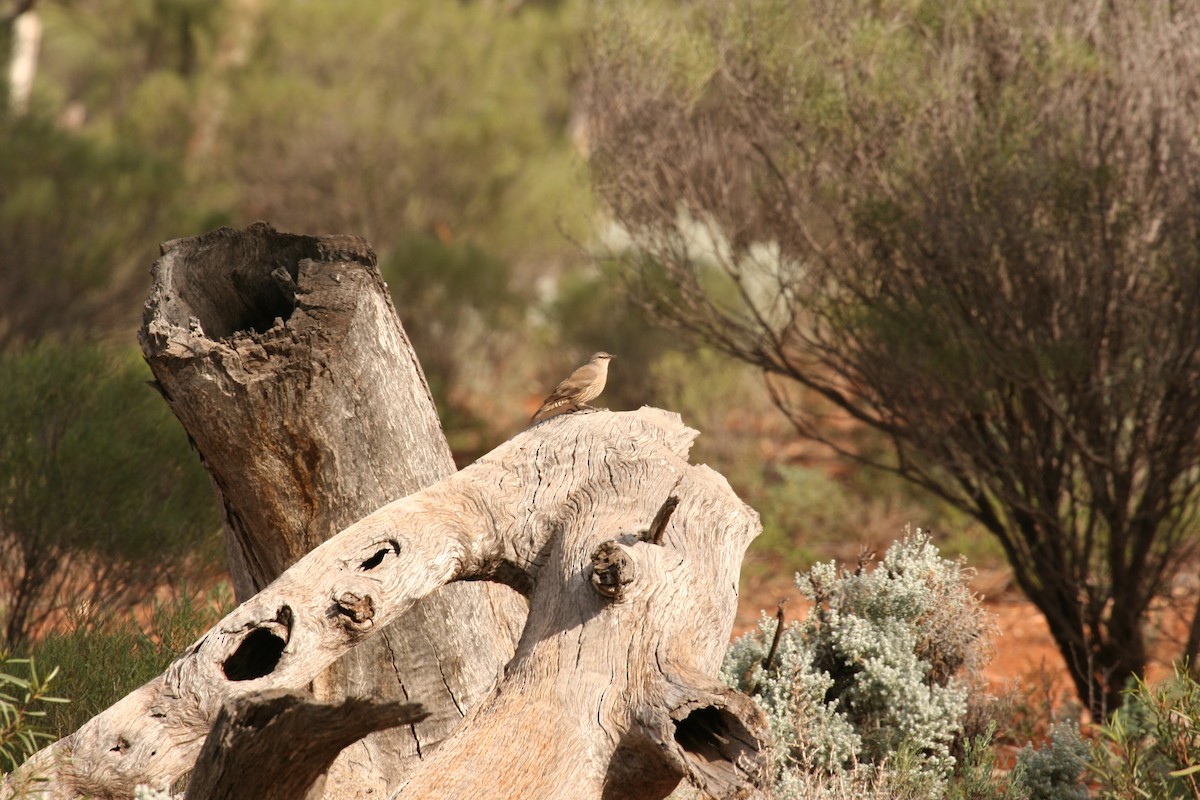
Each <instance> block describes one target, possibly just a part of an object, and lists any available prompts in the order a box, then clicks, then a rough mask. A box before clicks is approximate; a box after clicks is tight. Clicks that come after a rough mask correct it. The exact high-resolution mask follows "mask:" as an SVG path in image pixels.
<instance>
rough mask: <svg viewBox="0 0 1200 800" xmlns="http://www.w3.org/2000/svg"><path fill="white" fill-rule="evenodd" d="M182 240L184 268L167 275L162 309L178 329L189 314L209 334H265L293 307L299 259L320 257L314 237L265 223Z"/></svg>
mask: <svg viewBox="0 0 1200 800" xmlns="http://www.w3.org/2000/svg"><path fill="white" fill-rule="evenodd" d="M187 244H188V246H190V247H191V248H192V252H191V253H190V254H189V256H188V259H187V269H186V270H184V269H179V270H177V271H174V272H173V273H172V274H170V275H168V276H167V278H168V280H169V284H170V285H167V286H165V287H164V288H165V289H166V291H167V293H168V294H167V298H168V299H167V302H165V303H164V305H163V309H162V310H163V313H164V315H165V316H166V317H167V318H169V319H170V320H171V322H173V323H174V324H175V325H178V326H179V327H182V328H188V327H191V325H190V320H192V319H194V320H195V322H196V324H197V325H198V326H199V328H200V329H201V330H202V331H203V332H204V335H205V336H206V337H208V338H209V339H224V338H227V337H229V336H230V335H232V334H234V333H237V332H239V331H257V332H258V333H264V332H266V331H268V330H270V329H271V327H272V326H273V325H274V324H275V320H276V318H282V319H285V320H286V319H289V318H290V317H291V316H292V312H294V311H295V310H296V280H297V276H298V275H299V273H300V268H299V265H300V262H301V261H303V260H304V259H306V258H311V259H319V258H320V257H321V252H320V246H319V245H320V242H319V240H318V239H316V238H314V237H307V236H295V235H292V234H286V233H279V232H277V231H275V230H273V229H272V228H270V226H267V225H253V226H251V227H250V228H248V229H247V230H246V231H243V232H238V231H233V230H230V229H228V228H222V229H221V230H219V231H213V232H212V233H209V234H205V235H204V236H203V237H202V238H201V240H200V241H198V242H196V241H194V240H188V242H187ZM176 273H177V274H176ZM185 273H186V274H185Z"/></svg>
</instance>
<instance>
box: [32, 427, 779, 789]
mask: <svg viewBox="0 0 1200 800" xmlns="http://www.w3.org/2000/svg"><path fill="white" fill-rule="evenodd" d="M694 435H695V432H694V431H691V430H690V429H687V428H685V427H684V426H683V425H682V424H681V422H680V421H679V418H678V416H677V415H673V414H668V413H666V412H662V411H658V410H655V409H642V410H641V411H638V412H628V413H621V414H613V413H609V412H595V413H581V414H572V415H568V416H563V417H558V418H555V419H553V420H550V421H548V422H545V423H542V424H540V425H537V426H534V427H533V428H531V429H529V430H527V431H525V432H523V433H521V434H519V435H518V436H516V437H514V438H513V439H512V440H511V441H509V442H507V443H505V444H504V445H502V446H500V447H498V448H497V449H496V450H494V451H493V452H492V453H490V454H488V455H487V456H485V457H484V458H482V459H480V460H479V461H478V462H476V463H475V464H473V465H471V466H469V467H467V468H465V469H463V470H461V471H460V472H458V473H456V474H455V475H452V476H450V477H448V478H446V479H444V480H442V481H439V482H438V483H437V484H435V485H433V486H431V487H429V488H428V489H425V490H422V491H421V492H418V493H416V494H414V495H411V496H409V497H406V498H403V499H401V500H398V501H395V502H393V503H390V504H389V505H387V506H385V507H383V508H381V509H379V510H378V511H376V512H375V513H373V514H371V515H369V516H367V517H365V518H364V519H362V520H360V521H358V522H356V523H355V524H353V525H351V526H350V527H349V528H347V529H346V530H345V531H343V532H341V533H339V534H338V535H337V536H335V537H334V538H333V539H331V540H329V541H327V542H325V543H324V544H322V545H320V546H318V547H317V548H316V549H314V550H313V551H312V552H311V553H309V554H308V555H307V556H305V557H304V558H302V559H301V560H300V561H299V562H297V564H295V565H294V566H293V567H291V568H290V569H288V570H287V571H286V572H285V573H284V574H283V575H281V576H280V577H279V578H278V579H277V580H276V581H275V582H273V583H272V584H271V585H269V586H267V587H266V588H265V589H263V590H262V591H261V592H259V593H258V594H257V595H255V596H254V597H253V598H251V599H250V600H248V601H247V602H245V603H243V604H242V605H241V606H239V607H238V608H237V609H236V610H235V611H233V612H232V613H231V614H229V615H228V616H227V617H226V618H225V619H223V620H222V621H221V622H220V623H218V624H217V626H216V627H214V628H213V629H212V630H211V631H209V633H208V634H206V635H205V636H204V637H203V638H201V639H200V641H198V642H196V643H195V644H194V645H193V646H192V647H190V648H189V649H188V651H187V652H185V653H184V654H182V655H181V656H180V657H179V658H177V659H176V660H175V662H174V663H172V665H171V666H170V668H169V669H168V670H167V672H166V674H165V675H164V676H163V677H162V678H161V679H160V680H157V681H152V682H151V683H149V684H147V685H146V686H144V687H142V689H139V690H138V691H137V692H134V693H133V694H131V695H129V696H128V697H126V698H125V699H123V700H121V701H120V702H119V703H117V704H116V705H114V706H113V707H112V708H110V709H108V710H107V711H105V712H103V713H102V714H100V715H99V716H97V717H96V718H94V719H92V720H91V721H89V722H88V723H87V724H85V725H84V726H83V727H82V728H81V729H80V730H79V731H78V732H77V733H76V734H75V735H74V736H73V737H70V738H69V739H68V740H64V742H60V743H58V744H57V745H55V746H53V747H52V748H49V749H47V750H45V751H42V752H41V753H39V754H38V755H37V756H35V757H34V758H33V759H31V761H30V762H29V763H28V764H27V765H26V767H25V768H23V769H24V770H25V772H23V773H22V774H20V775H16V776H14V781H17V782H19V781H20V780H22V779H23V778H24V777H26V775H27V774H28V771H30V770H33V771H40V772H42V773H43V774H46V775H47V776H48V777H50V778H51V781H50V783H49V786H48V788H49V792H48V793H47V795H46V797H48V798H59V797H78V796H80V795H81V794H83V793H85V792H90V793H92V794H94V795H97V796H106V795H107V794H109V789H108V787H110V786H113V785H121V786H126V785H129V781H130V780H137V781H142V782H147V783H151V784H154V785H160V784H162V783H164V782H168V781H171V780H173V779H175V778H176V777H177V776H178V774H179V773H180V772H181V771H182V769H185V768H186V767H187V766H188V765H190V763H191V762H192V761H193V760H194V759H195V757H196V753H197V751H198V750H199V747H200V741H201V738H202V737H203V735H204V734H205V733H206V732H207V729H208V726H209V725H210V724H211V720H212V719H213V718H214V717H215V715H216V713H217V711H218V710H219V709H220V707H221V705H222V704H223V703H224V702H225V701H227V700H228V699H230V698H234V697H238V696H245V695H249V694H252V693H255V692H260V691H264V690H267V689H275V688H299V687H302V686H304V685H305V684H307V683H308V682H309V681H311V680H312V679H313V678H314V677H316V676H317V675H318V674H319V673H320V672H321V670H322V669H323V668H324V667H325V666H326V665H327V664H329V663H330V662H332V661H333V660H334V659H336V658H337V657H339V656H340V655H341V654H342V653H344V652H345V651H346V650H348V649H350V648H352V647H354V646H355V645H357V644H359V643H360V642H362V641H364V640H366V639H368V638H369V637H370V636H372V635H373V634H374V633H376V632H378V631H379V630H381V629H382V628H384V627H385V626H386V625H388V624H389V623H391V622H393V621H394V620H396V619H398V618H399V617H400V616H401V615H402V614H403V613H404V612H405V611H406V610H407V609H408V608H410V607H411V606H412V604H413V603H415V602H417V601H419V600H420V599H421V598H424V597H426V596H428V595H429V594H430V593H431V592H433V591H434V590H436V588H437V587H439V586H442V585H444V584H446V583H448V582H451V581H456V580H457V581H464V580H493V581H500V582H504V583H507V584H508V585H510V586H513V587H514V588H517V589H518V590H520V591H522V592H525V593H527V594H528V595H529V597H530V616H529V621H528V623H527V625H526V627H525V630H524V633H523V634H522V638H521V642H520V645H519V647H518V652H517V656H516V658H515V659H514V660H513V662H512V663H511V664H510V665H509V666H508V668H507V670H506V675H505V677H504V679H503V680H502V681H501V683H500V684H499V686H498V687H497V689H496V690H495V691H494V692H493V693H492V695H491V696H490V697H489V698H488V700H487V701H486V702H485V703H483V704H481V705H479V706H476V708H475V709H473V710H472V711H471V712H470V714H469V716H468V719H467V720H466V721H464V723H463V725H462V726H461V727H460V728H459V729H458V730H457V731H456V733H455V734H453V735H452V736H451V738H450V739H448V740H446V741H445V742H444V743H443V744H442V745H441V747H440V748H438V749H436V750H435V751H434V753H433V754H432V756H430V757H429V758H427V759H425V760H423V761H422V762H421V763H420V764H419V765H418V766H417V767H416V768H415V769H414V770H413V771H412V772H411V773H410V777H409V780H408V782H407V784H406V785H405V786H404V787H403V788H402V790H401V793H400V795H399V796H400V797H404V798H408V797H443V798H455V797H460V798H489V797H490V798H512V797H543V798H567V797H571V798H589V797H594V798H601V797H603V798H621V797H627V798H658V797H663V796H665V794H667V793H668V792H669V791H670V789H671V787H673V786H674V785H675V784H676V783H677V782H678V781H679V780H680V778H682V777H688V778H690V779H691V780H693V781H694V782H695V783H697V784H698V785H702V786H704V787H705V788H706V790H707V791H709V792H710V793H711V794H713V795H714V796H717V797H735V796H741V795H742V794H744V793H746V792H749V791H752V790H753V786H754V784H755V781H756V776H757V774H758V770H759V769H760V768H761V766H762V764H763V759H764V755H763V742H764V741H765V737H766V728H765V721H764V720H763V718H762V716H761V714H760V713H759V712H758V711H757V708H756V706H754V705H753V703H751V702H749V701H748V700H746V699H745V698H743V697H741V696H740V695H736V694H734V693H732V692H730V691H729V690H726V689H723V688H721V687H720V686H719V685H718V684H717V682H716V681H715V679H714V677H713V676H714V675H715V672H716V670H717V668H718V666H719V663H720V660H721V656H722V653H723V651H724V648H725V645H726V643H727V641H728V635H729V632H730V629H731V627H732V622H733V615H734V611H735V607H736V602H737V576H738V568H739V566H740V563H741V558H742V554H743V552H744V550H745V547H746V545H747V544H748V543H749V542H750V540H751V539H752V538H753V537H754V536H755V535H756V534H757V533H758V531H759V529H760V528H759V524H758V518H757V515H756V514H754V512H753V511H752V510H750V509H749V508H748V507H746V506H745V505H744V504H743V503H741V501H739V500H738V499H737V497H736V496H735V495H734V494H733V492H732V491H731V490H730V488H729V486H728V484H727V483H726V482H725V481H724V479H723V478H721V477H720V476H719V475H718V474H716V473H715V472H713V471H711V470H709V469H708V468H706V467H702V466H692V465H689V464H688V463H687V461H686V453H687V450H688V448H689V447H690V442H691V440H692V438H693V437H694ZM672 497H674V498H678V500H677V503H674V509H673V510H672V511H670V512H665V513H663V512H662V509H663V506H664V504H665V503H668V501H669V499H670V498H672ZM656 520H657V522H656ZM614 549H615V551H619V552H620V553H621V554H622V556H621V558H618V559H615V560H612V559H610V561H612V563H614V564H615V563H619V564H620V566H619V567H617V568H616V571H617V573H619V574H617V575H616V576H615V578H616V583H617V584H619V585H621V586H622V587H623V589H622V591H621V593H620V596H619V598H618V597H617V596H616V595H615V594H613V593H610V592H601V591H598V586H600V585H604V584H605V583H606V579H605V578H603V577H601V578H597V580H596V581H595V582H593V580H592V576H593V574H595V572H596V564H597V563H599V562H600V561H604V559H603V558H602V554H603V553H604V552H609V551H613V550H614ZM600 566H601V567H602V568H604V565H603V564H601V565H600ZM605 569H607V570H608V571H609V572H610V573H611V572H612V569H613V568H612V566H611V565H610V566H609V567H607V568H605ZM413 699H414V700H417V701H420V700H421V698H413Z"/></svg>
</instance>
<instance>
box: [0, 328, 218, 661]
mask: <svg viewBox="0 0 1200 800" xmlns="http://www.w3.org/2000/svg"><path fill="white" fill-rule="evenodd" d="M149 377H150V373H149V371H148V370H147V369H146V367H145V365H144V364H142V363H141V361H140V359H138V358H137V357H136V356H134V355H133V353H131V352H124V351H117V350H112V349H107V348H103V347H98V346H90V345H89V346H75V347H69V346H63V345H50V344H43V345H39V346H35V347H28V348H24V349H21V350H16V351H13V352H10V353H7V354H5V355H3V356H0V620H2V621H3V630H2V631H0V641H4V642H7V643H8V645H9V646H10V647H11V646H14V645H16V644H17V643H19V642H22V641H25V640H27V639H29V638H30V637H31V636H32V635H34V634H35V633H36V632H38V631H39V629H40V628H41V626H43V625H44V624H45V623H46V622H47V621H48V620H50V619H51V617H52V616H53V615H55V614H62V613H64V611H65V610H66V604H67V603H68V598H70V602H71V603H73V604H74V605H76V606H80V607H85V606H89V605H90V606H93V607H102V606H111V605H113V604H122V603H130V602H133V601H135V600H137V599H138V598H140V597H141V596H144V593H145V592H146V591H148V588H149V587H153V586H156V585H158V584H159V583H160V582H162V581H165V580H172V579H176V578H178V576H179V574H180V573H181V571H182V570H183V569H184V567H185V566H188V567H189V568H195V567H197V566H205V565H206V564H211V563H213V562H215V561H216V557H217V551H216V544H217V537H216V536H215V535H214V534H215V533H216V531H217V530H218V526H219V520H218V517H217V513H216V504H215V503H214V501H213V495H212V488H211V486H210V485H209V482H208V480H207V477H206V476H205V474H204V470H203V469H202V468H201V467H200V464H199V463H198V460H197V459H196V457H195V456H194V455H193V454H192V453H191V452H190V450H189V448H188V445H187V439H186V436H185V435H184V433H183V431H182V430H180V428H179V426H178V425H177V424H176V423H175V421H174V419H173V418H172V417H171V414H170V412H169V410H168V409H167V407H166V405H165V404H164V403H163V402H162V400H161V399H160V398H159V397H157V396H156V395H155V394H154V392H153V391H152V390H151V389H150V388H148V387H147V386H146V385H145V382H146V379H147V378H149Z"/></svg>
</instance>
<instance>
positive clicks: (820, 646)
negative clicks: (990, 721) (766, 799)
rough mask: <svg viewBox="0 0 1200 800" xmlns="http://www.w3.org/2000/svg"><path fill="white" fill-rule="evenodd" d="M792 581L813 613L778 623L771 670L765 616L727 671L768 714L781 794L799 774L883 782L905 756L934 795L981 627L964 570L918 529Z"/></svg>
mask: <svg viewBox="0 0 1200 800" xmlns="http://www.w3.org/2000/svg"><path fill="white" fill-rule="evenodd" d="M796 582H797V585H798V586H799V588H800V590H801V591H802V592H803V593H804V594H805V595H806V596H807V597H808V598H809V599H811V600H813V602H814V603H815V608H814V610H813V612H812V613H811V614H810V615H809V616H808V618H807V619H805V620H804V621H803V622H800V623H793V624H791V625H789V626H788V627H787V628H786V629H785V630H784V632H783V634H782V636H781V638H780V642H779V647H778V651H777V653H776V654H775V657H774V659H773V660H772V663H771V665H770V666H769V668H766V669H764V668H763V662H764V659H765V657H766V654H767V651H768V649H769V644H768V643H769V642H770V640H771V637H772V635H773V633H774V630H773V628H774V625H773V624H772V623H770V622H767V621H764V622H763V623H762V624H760V626H759V629H758V630H757V631H755V632H752V633H750V634H747V635H746V636H744V637H742V638H741V639H739V640H738V641H737V642H735V643H734V644H733V646H732V647H731V648H730V650H729V653H728V655H727V656H726V661H725V665H724V667H723V675H724V677H725V679H726V680H727V681H729V682H730V683H731V685H734V686H737V687H738V688H741V689H743V690H746V691H750V692H751V693H752V694H753V695H754V696H755V697H756V699H757V701H758V702H759V704H760V705H762V707H763V708H764V709H765V710H766V711H767V715H768V718H769V720H770V725H771V732H772V737H773V739H774V743H775V746H776V750H777V753H778V761H777V764H776V766H777V777H778V784H777V787H776V790H777V793H778V795H779V796H780V797H785V798H786V797H806V796H809V795H805V794H802V793H799V794H798V793H797V792H798V790H797V789H795V788H794V786H793V784H796V783H797V782H799V783H805V782H807V781H808V778H807V777H804V776H806V775H823V776H826V777H830V776H840V777H839V780H843V779H847V776H848V775H849V776H851V778H850V779H852V780H859V779H860V778H865V777H866V776H869V775H872V774H874V775H875V778H878V775H879V773H878V770H879V769H880V768H882V767H884V766H885V765H888V764H894V763H895V761H896V759H901V761H902V762H903V764H904V766H905V772H906V773H912V774H911V775H908V776H907V779H908V780H909V782H910V783H912V784H914V785H920V786H921V787H923V788H921V790H920V791H921V792H923V793H925V794H926V795H928V796H931V797H934V796H940V793H941V792H942V791H943V790H944V786H945V781H946V780H947V779H948V778H949V776H950V774H951V771H952V769H953V767H954V758H953V757H952V756H951V745H952V744H953V743H954V742H955V740H956V739H957V738H958V737H959V735H960V733H961V731H962V720H963V717H964V715H965V714H966V710H967V691H968V680H969V679H970V677H971V676H972V674H973V672H974V671H975V670H976V669H977V668H978V667H979V666H980V662H981V660H982V652H983V649H984V647H985V633H986V630H987V626H988V623H987V621H986V619H985V617H984V614H983V612H982V611H981V609H980V607H979V603H978V601H977V599H976V598H975V597H974V596H973V595H972V594H971V592H970V590H969V589H968V588H967V586H966V581H965V576H964V574H963V569H962V567H961V566H960V565H959V564H957V563H955V562H951V561H947V560H945V559H943V558H941V557H940V556H939V554H938V552H937V548H935V547H934V546H933V545H932V544H931V543H930V541H929V539H928V537H927V536H925V535H923V534H922V533H921V532H920V531H919V530H918V531H917V533H916V534H915V535H912V536H909V537H907V538H905V539H904V540H903V541H901V542H897V543H896V544H894V545H893V546H892V547H891V548H890V549H889V550H888V552H887V554H886V555H885V556H884V558H883V560H882V562H880V564H879V565H878V566H877V567H876V568H875V569H873V570H866V569H863V568H862V567H861V566H860V568H859V569H856V570H854V571H850V572H847V571H841V572H839V571H838V569H837V568H836V567H835V565H834V564H833V563H824V564H817V565H816V566H814V567H813V568H812V569H811V570H809V571H808V572H807V573H805V574H802V575H798V576H797V581H796ZM863 770H867V772H863ZM871 770H874V772H871ZM860 773H861V774H860ZM855 775H857V776H858V777H853V776H855ZM900 778H901V776H898V775H891V776H890V777H889V778H888V780H889V781H893V782H894V781H896V780H899V779H900ZM873 780H874V778H873ZM797 785H798V784H797ZM789 787H792V788H789Z"/></svg>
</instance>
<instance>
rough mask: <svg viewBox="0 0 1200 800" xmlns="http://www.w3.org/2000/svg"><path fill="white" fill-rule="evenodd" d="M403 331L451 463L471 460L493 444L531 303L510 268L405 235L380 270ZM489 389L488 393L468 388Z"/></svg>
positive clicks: (465, 249) (473, 250)
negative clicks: (509, 368) (498, 402)
mask: <svg viewBox="0 0 1200 800" xmlns="http://www.w3.org/2000/svg"><path fill="white" fill-rule="evenodd" d="M380 271H381V272H382V273H383V277H384V280H386V281H387V283H388V288H389V289H390V291H391V295H392V299H393V301H394V302H395V304H396V310H397V311H398V312H399V314H400V319H401V320H402V321H403V324H404V329H405V331H406V332H407V333H408V335H409V338H410V340H411V341H412V344H413V349H414V350H415V351H416V353H417V357H418V358H419V359H420V361H421V367H422V368H423V369H424V371H425V375H426V377H427V379H428V381H429V388H430V391H431V392H432V393H433V399H434V402H435V403H436V404H437V407H438V411H439V413H440V414H441V419H442V426H443V428H444V429H445V432H446V436H447V438H448V439H449V440H450V447H451V449H452V450H453V451H454V453H455V456H456V458H459V459H460V460H467V461H470V460H473V459H474V457H476V456H478V455H480V454H482V453H483V452H485V451H486V450H489V449H491V447H492V446H494V445H495V444H497V443H498V441H497V439H496V434H495V433H494V427H495V421H494V419H493V417H494V415H495V414H496V413H497V408H496V406H493V405H490V404H489V402H488V401H489V400H493V399H494V398H495V397H496V396H497V395H499V396H504V395H508V394H510V392H506V391H504V390H503V389H504V384H505V382H506V376H505V374H504V365H505V364H506V362H507V361H508V360H509V359H510V357H511V356H510V354H511V353H513V352H514V351H518V350H523V349H526V348H527V342H526V341H525V339H526V336H527V330H526V329H527V322H526V318H525V310H526V309H527V308H528V306H529V303H530V298H529V296H528V293H527V292H524V291H522V290H521V289H519V288H518V287H516V286H515V284H514V281H513V278H512V268H511V266H510V265H509V263H508V262H507V261H505V260H503V259H501V258H498V257H496V256H493V255H491V254H489V253H488V252H486V251H484V250H483V249H481V248H479V247H476V246H474V245H471V244H466V243H459V242H453V241H452V242H443V241H442V240H440V239H438V238H437V237H436V236H430V235H425V234H412V235H409V236H406V237H404V238H402V239H401V240H400V241H399V242H397V243H396V246H395V247H394V248H393V249H392V251H391V254H390V255H389V256H388V258H387V260H386V261H384V262H383V263H382V264H381V265H380ZM481 385H491V386H492V387H494V388H495V389H496V390H497V391H496V392H495V393H494V394H490V395H489V394H477V393H474V392H471V391H470V389H471V388H472V387H478V386H481Z"/></svg>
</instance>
